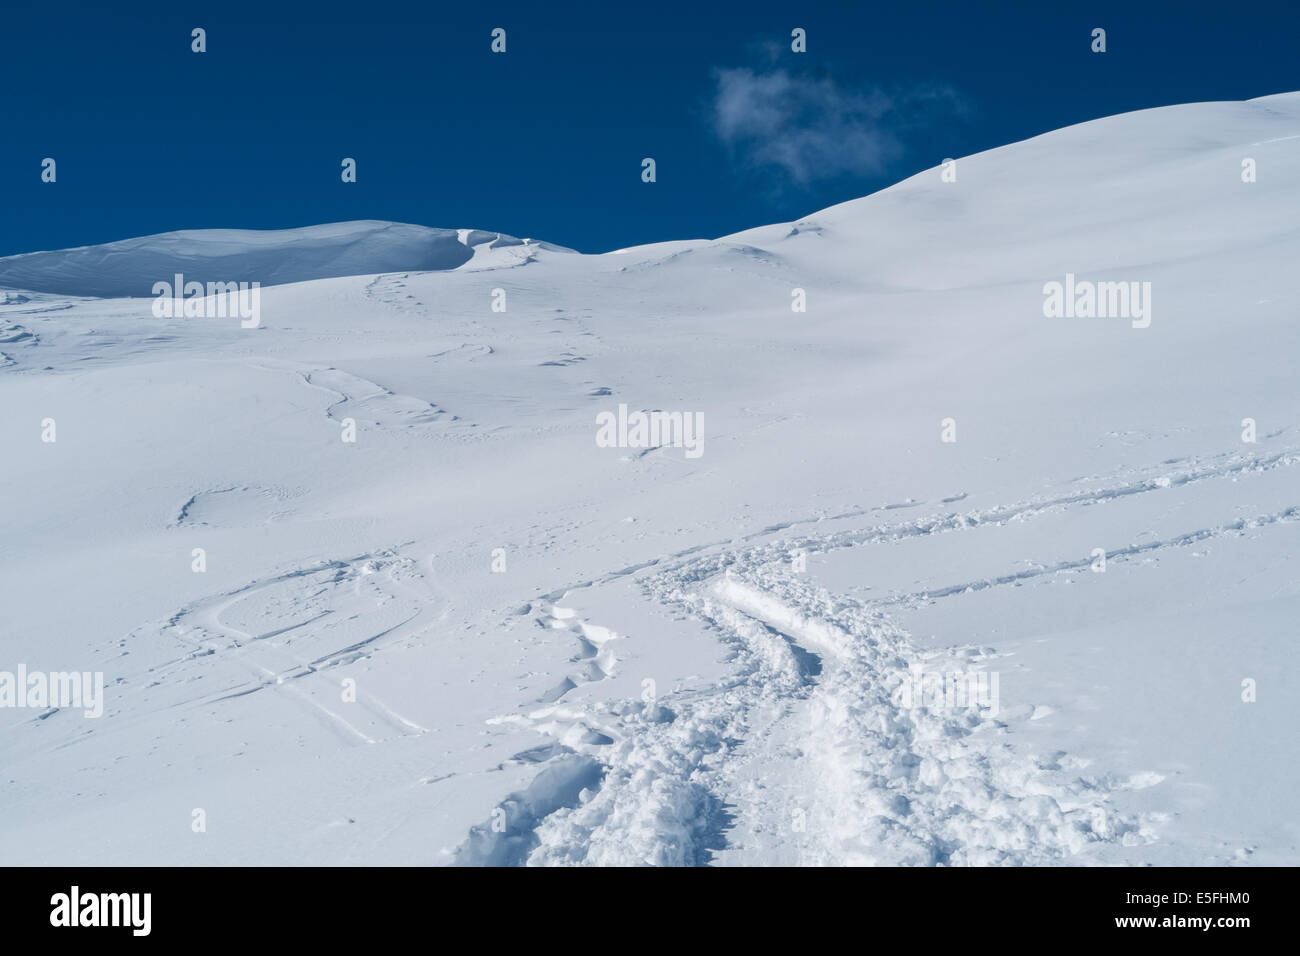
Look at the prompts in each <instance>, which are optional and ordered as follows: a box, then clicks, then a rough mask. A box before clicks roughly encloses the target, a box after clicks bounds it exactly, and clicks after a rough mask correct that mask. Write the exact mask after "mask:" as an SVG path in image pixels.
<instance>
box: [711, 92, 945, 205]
mask: <svg viewBox="0 0 1300 956" xmlns="http://www.w3.org/2000/svg"><path fill="white" fill-rule="evenodd" d="M955 102H956V98H955V96H954V95H953V94H952V93H951V91H948V90H946V89H943V88H939V87H927V88H925V89H918V90H915V91H910V92H907V93H904V94H898V93H886V92H885V91H883V90H881V89H878V88H870V89H867V90H861V91H854V90H848V89H845V88H843V87H841V86H840V85H839V84H837V83H836V82H835V81H834V80H833V79H831V78H829V77H810V76H801V75H797V74H794V73H791V72H790V71H788V70H785V69H779V68H776V69H769V70H766V71H761V72H760V71H755V70H752V69H749V68H745V67H739V68H733V69H720V70H717V71H715V85H714V90H713V98H712V103H711V114H712V117H711V118H712V125H713V131H714V133H715V134H716V135H717V137H718V139H719V140H720V141H721V142H722V143H724V144H725V145H726V146H727V147H728V148H729V149H731V150H732V152H733V155H735V156H736V157H737V158H738V159H739V160H741V161H743V162H744V163H745V164H746V165H749V166H752V167H755V168H766V169H772V170H777V171H779V172H781V173H783V174H784V176H785V177H787V178H788V179H789V180H790V181H792V182H794V183H795V184H797V185H800V186H807V185H809V184H810V183H812V182H814V181H816V180H819V179H827V178H832V177H835V176H841V175H845V174H856V175H876V174H879V173H882V172H884V171H885V169H886V167H887V166H888V164H889V163H890V162H891V161H892V160H893V159H895V158H897V157H898V156H900V155H901V154H902V152H903V145H902V143H901V142H900V140H899V138H898V135H897V131H898V130H900V129H902V128H904V127H905V126H906V125H908V124H909V123H910V122H911V121H912V120H913V117H909V116H907V115H906V114H905V111H906V110H907V109H908V108H909V107H916V106H918V105H920V104H924V103H928V104H929V105H930V106H932V107H933V106H936V105H942V104H946V105H953V104H955Z"/></svg>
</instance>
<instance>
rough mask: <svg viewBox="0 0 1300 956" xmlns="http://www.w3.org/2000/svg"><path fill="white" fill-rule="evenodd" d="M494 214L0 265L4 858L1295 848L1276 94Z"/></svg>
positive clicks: (1292, 391) (990, 856)
mask: <svg viewBox="0 0 1300 956" xmlns="http://www.w3.org/2000/svg"><path fill="white" fill-rule="evenodd" d="M647 188H653V187H652V186H650V187H647ZM495 236H496V234H493V233H489V234H474V233H471V234H464V233H456V232H449V231H448V232H445V231H440V230H422V229H421V228H420V227H412V226H395V225H392V224H375V223H370V224H361V225H358V224H344V225H342V226H338V227H315V228H313V229H308V230H294V231H293V232H292V234H291V235H290V234H277V235H269V236H268V235H264V234H257V233H230V232H222V233H220V234H208V233H177V234H172V235H171V236H168V237H151V238H150V239H148V240H132V241H131V242H134V243H136V245H132V244H131V242H128V243H113V244H110V245H109V246H104V247H96V248H95V249H85V250H71V251H68V252H64V253H39V254H35V255H33V256H19V257H12V258H10V259H7V260H0V286H3V287H4V288H5V289H6V290H7V291H5V292H0V401H2V402H3V407H4V408H5V414H4V416H3V418H2V419H0V421H2V422H3V425H2V428H3V430H2V431H0V447H3V448H4V450H5V459H4V477H3V481H4V493H3V495H0V524H2V526H3V528H4V534H3V537H2V538H0V580H3V581H4V587H5V596H4V599H3V601H0V633H3V634H4V635H5V641H4V644H3V659H0V693H2V692H3V675H4V673H5V672H10V673H12V674H16V673H17V672H18V670H19V668H20V667H21V668H22V669H23V671H24V673H26V674H31V673H38V674H47V675H48V674H51V673H55V672H70V671H76V672H85V673H88V674H96V673H102V674H103V678H104V690H103V694H102V699H101V700H100V701H99V704H102V711H103V713H102V716H99V717H93V716H89V717H88V716H85V715H84V711H85V710H88V709H93V707H91V706H89V705H90V704H93V703H94V702H93V701H91V702H87V701H85V700H82V701H79V702H75V703H76V704H79V705H81V706H72V705H68V704H66V703H65V704H60V705H57V706H55V705H53V704H52V701H51V700H46V701H44V702H43V703H42V702H41V701H32V700H30V699H29V700H28V701H27V702H26V703H27V706H17V705H15V704H13V703H11V704H9V705H7V706H0V766H2V767H3V768H4V776H5V780H6V786H5V787H4V789H3V790H2V791H0V845H2V846H4V847H5V858H6V861H7V862H13V863H78V864H86V863H91V864H94V863H100V864H109V863H186V864H188V863H196V864H197V863H218V864H221V863H286V862H293V863H360V864H369V863H433V864H457V863H458V864H466V865H474V864H520V863H531V864H613V863H637V864H639V863H652V864H664V865H676V864H681V865H690V864H716V865H735V864H778V863H792V864H793V863H799V864H839V863H873V864H907V865H935V864H948V865H962V864H1031V865H1032V864H1080V865H1094V864H1114V863H1121V864H1148V863H1154V864H1176V863H1210V864H1238V863H1273V864H1278V863H1282V864H1292V865H1294V864H1295V863H1297V862H1300V824H1298V822H1297V820H1298V816H1297V813H1296V810H1297V804H1296V797H1295V794H1296V793H1297V790H1298V787H1297V785H1298V784H1300V780H1298V779H1297V773H1298V771H1297V767H1300V759H1297V758H1298V757H1300V753H1298V752H1297V750H1298V747H1297V736H1296V733H1295V728H1296V726H1297V725H1300V686H1298V681H1297V676H1296V675H1297V673H1300V670H1298V669H1297V664H1298V663H1300V650H1298V649H1297V643H1296V639H1295V621H1296V620H1297V617H1300V573H1298V570H1300V566H1298V565H1297V555H1300V548H1298V547H1297V545H1298V544H1300V537H1298V535H1300V492H1298V491H1297V488H1298V487H1300V485H1297V481H1296V476H1297V475H1298V474H1300V405H1298V403H1297V386H1296V376H1295V362H1296V356H1297V355H1300V283H1298V281H1297V274H1298V273H1297V270H1296V267H1295V263H1296V262H1297V259H1298V258H1300V94H1296V93H1292V94H1284V95H1280V96H1272V97H1265V98H1262V99H1257V100H1251V101H1248V102H1240V103H1201V104H1191V105H1185V106H1176V107H1169V108H1165V109H1157V110H1146V111H1142V112H1138V113H1132V114H1126V115H1122V116H1116V117H1111V118H1108V119H1103V120H1098V121H1095V122H1091V123H1085V124H1082V125H1080V126H1075V127H1070V128H1067V129H1063V130H1059V131H1056V132H1053V133H1049V134H1047V135H1044V136H1040V137H1036V138H1034V139H1031V140H1028V141H1025V142H1022V143H1016V144H1012V145H1009V146H1006V147H1003V148H1001V149H996V150H992V151H990V152H987V153H982V154H979V155H975V156H970V157H966V158H959V159H958V160H957V162H956V163H955V165H953V166H944V167H936V168H934V169H930V170H926V171H925V172H923V173H920V174H918V175H917V176H914V177H912V178H910V179H907V180H905V181H904V182H901V183H899V184H897V185H896V186H893V187H891V188H889V189H886V190H883V191H881V192H879V193H877V194H874V195H871V196H868V197H866V198H863V199H860V200H856V201H854V202H850V203H846V204H843V205H840V206H836V207H833V208H831V209H827V210H824V211H822V212H820V213H816V214H813V215H810V216H808V217H806V218H805V219H802V220H799V221H798V222H795V223H788V224H782V225H777V226H766V227H762V228H758V229H753V230H749V231H746V232H743V233H740V234H737V235H734V236H729V237H725V238H722V239H718V240H712V241H707V240H690V241H682V242H671V243H659V244H655V245H650V246H642V247H637V248H632V249H626V250H619V251H618V252H617V253H610V254H607V255H599V256H587V255H578V254H555V255H550V254H542V255H536V254H534V253H533V251H532V250H533V249H541V250H542V251H546V250H547V247H545V246H544V245H543V244H539V243H529V244H528V245H527V246H525V245H522V244H521V245H509V244H506V243H507V242H509V240H506V239H502V240H496V239H495V238H493V237H495ZM475 237H478V241H476V239H475ZM479 250H482V251H483V255H482V256H480V255H479ZM408 255H409V256H410V258H409V259H403V258H401V257H404V256H408ZM390 256H391V257H393V258H387V257H390ZM398 259H401V264H400V265H399V264H397V260H398ZM200 264H202V269H207V268H209V267H211V269H212V271H211V274H210V276H209V275H207V274H205V275H203V276H200V275H199V273H200V272H201V271H202V270H201V268H200ZM178 271H183V272H184V273H185V274H186V277H187V278H194V279H201V280H203V281H207V280H209V279H211V281H222V282H224V281H235V280H244V279H248V280H254V281H261V282H262V283H263V285H265V286H268V288H265V289H263V291H262V294H261V305H260V308H261V315H260V322H259V323H258V324H257V326H256V327H253V328H244V327H241V324H240V322H238V321H236V320H233V319H230V318H224V317H213V318H207V317H189V318H157V317H155V315H154V314H153V312H152V310H151V307H150V302H149V300H148V296H149V295H150V292H149V287H150V285H151V283H152V282H154V281H158V280H167V279H169V278H170V276H171V273H173V272H178ZM245 271H246V273H247V274H246V275H245V274H244V273H245ZM357 272H364V273H365V274H354V273H357ZM154 273H157V274H156V275H154ZM127 280H129V281H127ZM305 280H312V281H305ZM277 282H283V283H297V284H293V285H279V286H276V287H270V286H272V284H273V283H277ZM93 295H108V296H113V298H101V299H86V298H79V297H83V296H93ZM141 297H143V298H141ZM801 309H802V310H801ZM688 429H689V430H690V431H689V432H688ZM652 431H654V432H657V434H653V435H652ZM350 439H351V440H350ZM692 452H696V453H694V454H693V453H692ZM959 692H960V695H959ZM0 703H3V698H2V697H0Z"/></svg>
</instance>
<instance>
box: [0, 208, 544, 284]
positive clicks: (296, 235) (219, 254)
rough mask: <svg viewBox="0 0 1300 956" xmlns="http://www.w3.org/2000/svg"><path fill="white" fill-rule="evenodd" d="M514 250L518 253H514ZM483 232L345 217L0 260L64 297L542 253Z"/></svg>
mask: <svg viewBox="0 0 1300 956" xmlns="http://www.w3.org/2000/svg"><path fill="white" fill-rule="evenodd" d="M515 247H518V250H519V251H518V252H515ZM543 248H544V249H548V250H551V251H560V252H565V251H568V250H565V249H563V248H562V247H560V246H555V245H552V244H550V243H531V242H526V241H525V240H521V239H516V238H514V237H513V236H506V235H502V234H501V233H495V232H484V231H482V230H477V229H431V228H429V227H427V226H413V225H409V224H407V223H400V222H371V221H366V222H343V223H331V224H329V225H322V226H306V227H303V228H299V229H276V230H267V231H264V232H259V231H254V230H251V229H193V230H185V231H181V232H168V233H162V234H160V235H156V236H144V237H142V238H139V239H123V240H121V241H118V242H109V243H105V244H104V245H99V246H83V247H81V248H77V249H60V250H57V251H51V252H32V253H25V254H23V255H18V256H9V257H7V258H3V259H0V287H6V288H9V289H24V290H31V291H36V292H53V293H61V294H64V295H79V296H100V297H104V298H114V297H127V296H130V297H147V296H151V295H153V294H154V292H153V286H154V283H156V282H171V281H172V280H173V277H174V276H175V275H177V274H180V275H183V276H184V277H185V281H186V282H187V283H188V282H199V283H203V284H204V285H205V286H206V284H207V283H209V282H259V283H261V284H262V285H263V286H272V285H281V284H284V283H287V282H306V281H309V280H311V279H325V278H331V277H335V276H355V275H371V274H374V273H379V272H407V271H444V270H449V269H457V268H460V267H461V266H464V265H466V264H467V263H470V262H471V261H472V260H474V259H475V258H476V257H485V258H488V259H501V257H502V256H503V255H507V254H508V253H513V256H514V258H516V259H518V260H520V261H522V260H523V259H525V258H527V256H528V255H530V254H535V253H536V251H538V250H540V249H543Z"/></svg>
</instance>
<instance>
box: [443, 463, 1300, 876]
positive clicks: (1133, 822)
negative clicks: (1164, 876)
mask: <svg viewBox="0 0 1300 956" xmlns="http://www.w3.org/2000/svg"><path fill="white" fill-rule="evenodd" d="M1297 463H1300V454H1297V453H1296V452H1294V451H1284V452H1276V453H1271V454H1261V455H1251V454H1242V453H1229V454H1224V455H1220V456H1217V457H1215V458H1212V459H1208V460H1201V459H1192V460H1188V461H1181V462H1164V463H1161V464H1160V465H1158V466H1153V467H1151V468H1148V469H1137V470H1134V471H1132V472H1129V473H1127V474H1125V475H1121V476H1117V477H1114V478H1110V479H1105V480H1100V481H1097V482H1096V484H1097V486H1096V487H1094V488H1093V489H1091V490H1086V491H1074V492H1070V493H1065V494H1058V495H1054V496H1048V497H1043V498H1038V499H1032V500H1029V501H1025V502H1020V503H1014V504H1009V505H1003V506H997V507H993V508H986V509H981V510H975V511H969V512H965V513H954V514H947V515H942V516H938V517H930V518H923V519H918V520H914V521H912V522H907V523H902V524H895V525H884V526H878V527H875V528H870V529H867V530H858V531H836V532H831V533H827V534H822V535H811V536H804V537H799V538H793V539H789V538H787V539H782V540H779V541H772V540H770V538H771V531H772V529H768V530H767V532H766V533H764V534H762V535H760V537H762V538H767V539H768V540H766V541H758V540H755V541H754V543H752V544H749V545H746V546H743V547H741V548H740V549H739V550H730V549H727V548H716V547H715V548H706V549H703V550H702V549H700V548H698V547H696V548H691V549H688V550H687V551H686V552H683V554H682V555H679V556H677V557H676V558H673V557H669V558H665V559H661V560H659V561H655V562H648V563H646V564H644V565H641V566H638V567H635V568H628V569H622V570H620V571H617V572H614V573H613V574H611V575H609V576H606V577H605V578H604V579H601V580H602V581H606V582H607V581H613V580H617V579H618V578H622V577H625V576H627V575H629V574H640V575H642V577H641V587H642V590H643V592H644V594H645V596H646V597H647V598H649V599H651V600H653V601H655V602H657V603H659V604H660V605H661V606H663V607H666V608H675V609H677V610H679V611H682V612H684V613H687V614H690V615H692V616H693V617H695V618H696V619H698V620H700V621H702V622H704V623H705V624H707V626H708V628H709V629H710V631H711V632H712V633H714V634H715V635H716V636H717V637H718V638H719V639H720V640H721V641H722V642H723V644H724V645H725V646H726V647H727V648H728V649H729V650H730V651H731V652H732V658H731V663H732V666H733V672H732V675H731V676H730V677H729V678H728V679H727V680H725V681H723V682H721V683H719V684H717V685H716V686H714V687H711V688H706V689H703V690H696V691H691V692H686V693H678V694H673V695H671V697H670V698H667V699H664V700H655V699H653V698H649V699H642V700H639V701H622V702H619V701H607V702H603V703H598V704H596V705H595V706H594V707H593V708H591V709H589V710H583V709H581V708H577V707H567V706H566V705H565V704H564V702H563V694H560V695H559V696H558V697H557V698H555V702H554V703H553V704H552V705H551V706H549V707H545V708H542V709H540V710H533V711H530V712H528V713H526V714H522V715H515V716H511V717H503V718H501V719H500V720H501V721H502V722H510V723H518V724H520V725H523V726H530V727H532V728H533V729H534V730H536V731H538V732H541V733H544V734H546V735H548V736H551V737H553V738H554V739H555V740H556V742H557V743H558V744H559V746H560V750H559V751H557V753H559V754H567V755H569V756H568V757H566V758H565V759H574V755H577V757H578V758H580V759H581V760H583V761H586V762H585V763H583V764H582V765H581V766H584V767H588V768H590V767H592V766H599V767H601V768H602V774H601V779H600V782H599V783H598V784H597V783H594V778H591V774H590V773H588V778H589V779H588V784H589V785H588V786H584V787H582V788H580V789H579V790H576V791H575V792H574V794H573V798H572V799H570V800H568V801H565V802H563V803H556V804H555V805H554V806H553V807H552V808H551V809H550V811H549V812H548V813H546V814H544V815H541V816H537V815H536V814H531V815H529V816H528V818H527V823H528V825H527V826H526V827H523V828H519V827H516V828H513V829H512V830H511V831H510V834H511V838H512V839H513V840H514V845H515V847H516V850H517V852H516V854H515V855H514V857H512V859H511V862H515V863H524V864H528V865H575V864H594V865H629V864H634V865H636V864H650V865H677V866H681V865H707V864H710V863H719V862H720V863H728V862H748V863H757V862H767V863H774V862H779V863H785V864H792V865H1043V864H1048V865H1050V864H1060V863H1069V862H1087V860H1088V851H1089V849H1090V848H1091V847H1094V846H1096V845H1099V844H1116V845H1119V846H1123V847H1138V846H1141V845H1144V844H1149V843H1151V842H1153V841H1155V840H1156V839H1157V838H1158V834H1159V828H1160V824H1161V823H1162V822H1164V821H1165V820H1166V819H1167V815H1166V814H1164V813H1161V812H1158V811H1157V812H1151V813H1146V814H1130V813H1123V812H1120V811H1118V810H1117V809H1116V808H1115V807H1114V806H1113V799H1112V798H1113V795H1114V794H1116V793H1119V792H1124V791H1132V790H1140V789H1146V788H1148V787H1152V786H1156V785H1158V784H1159V783H1160V782H1161V779H1162V777H1161V775H1160V774H1156V773H1151V772H1142V773H1137V774H1134V775H1131V776H1129V777H1127V778H1116V777H1115V776H1114V775H1111V774H1107V773H1102V774H1099V775H1083V774H1081V773H1080V771H1081V770H1082V769H1083V768H1084V767H1086V766H1087V765H1088V763H1089V761H1088V760H1087V759H1085V758H1081V757H1076V756H1071V755H1069V754H1066V753H1064V752H1060V751H1057V752H1054V753H1051V754H1048V755H1043V756H1038V755H1033V754H1029V753H1024V752H1021V751H1020V750H1018V749H1017V747H1016V746H1015V741H1014V737H1013V736H1012V734H1011V731H1010V730H1009V727H1008V724H1007V723H1006V722H1005V721H1003V720H1000V719H999V717H998V714H997V709H996V706H993V707H990V706H988V703H989V702H988V701H982V702H981V701H966V702H964V706H958V707H956V708H947V707H944V706H933V704H934V702H933V701H929V702H927V701H926V700H920V699H917V700H913V699H909V698H908V697H907V696H906V695H905V694H904V693H902V690H903V688H904V687H905V686H908V685H909V682H911V683H915V682H914V680H913V677H914V675H917V674H926V673H928V674H936V673H940V674H954V673H958V674H965V675H978V674H979V673H980V672H983V671H987V670H988V669H989V666H990V664H991V663H992V662H994V661H995V660H996V659H997V658H998V656H999V655H998V654H997V652H996V651H995V650H993V649H990V648H985V647H961V646H958V647H954V648H950V649H948V650H946V651H943V652H929V653H922V652H920V651H919V650H918V649H917V648H915V647H914V646H913V645H912V643H911V641H910V639H909V636H908V635H907V634H906V633H905V632H904V631H903V630H902V629H901V628H899V627H898V626H897V625H896V624H895V623H893V622H892V621H891V620H890V618H889V617H888V615H887V613H886V610H885V609H886V608H889V607H892V606H895V605H898V604H902V603H906V602H908V601H934V600H940V599H942V598H944V597H945V596H948V595H955V594H960V593H968V592H970V591H972V590H977V589H980V588H990V587H999V586H1005V585H1013V584H1019V583H1020V582H1021V581H1023V580H1025V579H1026V578H1029V577H1033V576H1044V575H1059V574H1072V573H1083V572H1086V571H1087V570H1088V568H1089V565H1090V562H1091V559H1090V558H1085V559H1073V560H1066V561H1060V562H1056V563H1051V564H1047V565H1045V566H1044V567H1042V568H1041V569H1038V570H1035V571H1032V572H1021V573H1017V574H1010V575H1004V576H1000V577H992V578H988V579H983V580H979V581H972V582H967V583H962V584H955V585H952V586H950V587H941V588H933V589H929V590H928V591H926V592H923V593H919V594H914V595H891V596H882V597H881V598H880V599H877V600H874V601H871V602H868V603H866V604H864V603H862V602H859V601H856V600H853V599H848V598H843V597H836V596H834V595H831V594H830V593H828V592H827V591H826V590H825V589H822V588H819V587H816V586H814V585H812V584H810V583H808V582H807V581H806V579H804V578H802V577H801V576H800V574H799V573H797V572H796V571H795V570H793V568H792V562H791V555H792V554H795V553H798V552H805V553H826V552H829V551H835V550H841V549H852V548H859V547H864V546H870V545H872V544H878V543H883V542H888V541H896V540H899V539H900V538H906V537H912V536H918V535H919V536H927V537H928V536H934V535H944V534H950V533H954V532H960V531H966V530H971V529H975V528H980V527H994V528H996V527H1005V526H1006V525H1007V523H1008V522H1016V523H1023V522H1025V521H1033V520H1035V519H1042V518H1045V517H1046V516H1049V515H1054V514H1062V513H1065V512H1069V511H1071V510H1073V509H1077V508H1081V507H1088V506H1090V505H1094V504H1099V503H1103V502H1107V501H1122V500H1126V499H1128V498H1130V497H1131V496H1134V495H1145V494H1162V495H1163V494H1176V493H1178V492H1179V490H1180V489H1184V488H1188V487H1190V486H1193V485H1197V484H1199V483H1202V482H1213V481H1224V480H1228V481H1237V480H1238V479H1241V478H1246V477H1250V476H1263V477H1267V476H1269V475H1271V474H1272V473H1274V472H1275V471H1277V470H1278V469H1286V468H1290V467H1291V466H1293V465H1295V464H1297ZM864 513H865V512H864ZM1296 521H1300V505H1291V506H1287V507H1284V508H1282V509H1279V510H1278V511H1277V512H1275V513H1271V514H1265V515H1260V516H1258V517H1257V518H1254V519H1242V518H1238V519H1235V520H1233V521H1228V522H1224V523H1222V524H1220V525H1218V526H1214V527H1209V528H1198V529H1194V530H1190V531H1188V532H1186V533H1183V534H1180V535H1175V536H1173V537H1172V538H1170V539H1168V540H1157V541H1151V542H1146V543H1143V544H1140V545H1133V546H1128V547H1117V548H1114V549H1113V550H1112V551H1111V552H1110V560H1111V561H1113V562H1114V563H1115V565H1116V566H1117V567H1124V566H1125V564H1126V562H1128V561H1129V560H1131V559H1133V558H1134V557H1137V556H1141V555H1145V554H1147V553H1149V552H1154V551H1158V550H1160V549H1166V548H1186V547H1189V546H1191V545H1194V544H1197V543H1198V542H1204V541H1206V540H1208V539H1212V538H1216V537H1221V536H1227V535H1240V534H1243V533H1245V532H1246V531H1248V530H1257V529H1267V528H1268V527H1269V526H1271V525H1280V524H1287V523H1293V522H1296ZM799 523H800V522H798V521H791V522H788V523H784V524H783V525H781V526H780V528H779V529H778V530H788V529H789V528H791V527H794V526H795V525H797V524H799ZM600 583H601V581H596V582H587V583H585V584H583V585H578V586H576V588H577V589H585V588H588V587H593V586H598V585H599V584H600ZM538 620H539V623H544V624H545V625H546V626H549V627H554V626H557V624H560V625H562V626H569V627H571V628H573V629H575V630H589V629H594V631H595V632H597V633H609V632H608V630H607V629H604V628H596V627H595V626H594V625H591V624H589V623H588V622H585V621H581V620H580V619H578V618H576V616H575V614H574V612H573V611H571V610H569V609H560V610H559V611H558V612H557V611H556V610H555V609H551V610H550V611H545V610H544V611H543V613H542V616H541V617H540V618H539V619H538ZM565 622H567V623H565ZM636 638H637V636H636V635H630V636H628V637H627V639H630V640H635V639H636ZM591 762H594V763H591ZM512 800H513V802H515V803H518V802H519V800H518V797H515V798H512ZM507 803H508V804H509V803H510V801H508V802H507ZM490 832H491V827H490V825H489V824H484V825H482V826H480V827H478V828H476V830H475V834H476V836H475V837H474V838H473V839H471V841H469V843H467V844H466V845H465V846H464V847H463V848H462V850H461V853H460V862H471V861H479V862H481V861H482V860H483V859H485V856H484V854H483V853H482V852H481V851H479V850H478V849H477V847H478V846H479V845H481V844H482V841H483V838H484V836H485V834H488V833H490ZM495 858H496V859H503V857H501V856H500V855H499V854H498V855H497V856H496V857H495Z"/></svg>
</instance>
